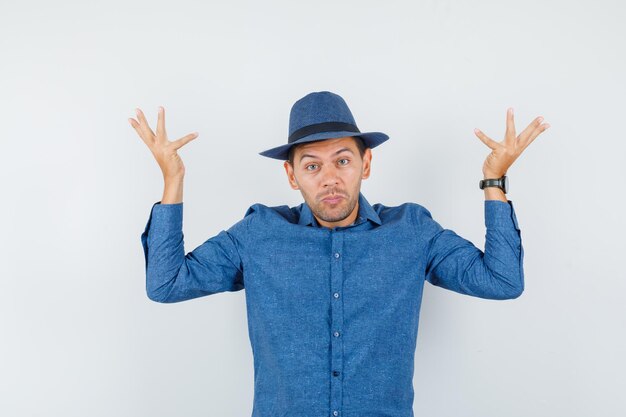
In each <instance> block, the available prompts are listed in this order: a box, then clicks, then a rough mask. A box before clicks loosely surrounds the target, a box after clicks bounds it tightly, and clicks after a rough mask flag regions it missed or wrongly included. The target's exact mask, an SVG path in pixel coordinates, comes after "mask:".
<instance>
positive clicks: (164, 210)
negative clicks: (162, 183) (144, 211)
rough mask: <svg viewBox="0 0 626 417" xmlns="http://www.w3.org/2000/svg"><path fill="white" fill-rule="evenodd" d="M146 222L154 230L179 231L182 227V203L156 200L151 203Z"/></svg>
mask: <svg viewBox="0 0 626 417" xmlns="http://www.w3.org/2000/svg"><path fill="white" fill-rule="evenodd" d="M148 223H149V227H150V229H151V230H152V231H155V232H170V231H180V230H181V229H182V228H183V203H182V202H181V203H176V204H161V202H160V201H157V202H156V203H154V204H153V205H152V210H151V211H150V219H149V221H148Z"/></svg>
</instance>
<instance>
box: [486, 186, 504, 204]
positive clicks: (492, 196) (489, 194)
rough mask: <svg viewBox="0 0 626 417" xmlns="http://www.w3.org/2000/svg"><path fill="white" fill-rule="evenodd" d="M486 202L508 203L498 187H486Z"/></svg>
mask: <svg viewBox="0 0 626 417" xmlns="http://www.w3.org/2000/svg"><path fill="white" fill-rule="evenodd" d="M484 191H485V200H500V201H504V202H505V203H506V202H507V201H508V199H507V198H506V195H505V194H504V191H502V190H501V189H500V188H498V187H485V189H484Z"/></svg>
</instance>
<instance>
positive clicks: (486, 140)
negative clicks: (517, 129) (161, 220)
mask: <svg viewBox="0 0 626 417" xmlns="http://www.w3.org/2000/svg"><path fill="white" fill-rule="evenodd" d="M474 133H475V134H476V136H478V139H480V140H481V141H482V142H483V143H484V144H485V145H487V146H489V147H490V148H491V149H497V148H498V145H499V144H498V142H496V141H495V140H493V139H491V138H490V137H488V136H487V135H485V134H484V133H483V132H482V131H481V130H480V129H474Z"/></svg>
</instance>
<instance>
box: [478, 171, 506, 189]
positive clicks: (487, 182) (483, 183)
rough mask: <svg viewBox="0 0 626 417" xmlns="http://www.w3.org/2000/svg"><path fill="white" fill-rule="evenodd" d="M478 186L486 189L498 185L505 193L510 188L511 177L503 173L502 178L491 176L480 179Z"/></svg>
mask: <svg viewBox="0 0 626 417" xmlns="http://www.w3.org/2000/svg"><path fill="white" fill-rule="evenodd" d="M478 186H479V187H480V189H481V190H484V189H485V188H486V187H498V188H499V189H501V190H502V191H504V194H506V192H507V191H508V190H509V178H508V177H507V176H506V175H503V176H502V178H495V179H494V178H489V179H484V180H480V182H479V183H478Z"/></svg>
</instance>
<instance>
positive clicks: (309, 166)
mask: <svg viewBox="0 0 626 417" xmlns="http://www.w3.org/2000/svg"><path fill="white" fill-rule="evenodd" d="M314 166H317V165H316V164H311V165H307V166H306V169H307V170H308V171H311V170H310V169H309V168H311V167H314Z"/></svg>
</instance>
